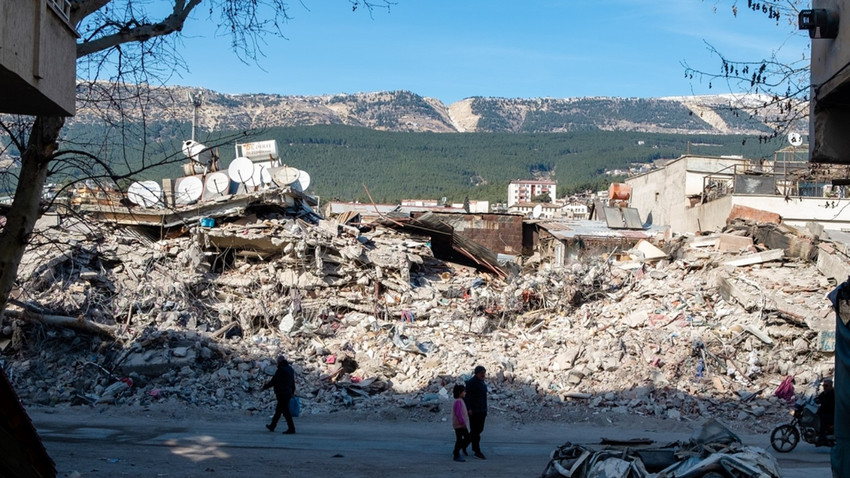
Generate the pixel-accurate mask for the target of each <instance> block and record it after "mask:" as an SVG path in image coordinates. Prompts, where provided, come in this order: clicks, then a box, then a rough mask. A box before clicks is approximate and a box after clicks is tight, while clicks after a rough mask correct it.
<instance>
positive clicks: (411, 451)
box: [28, 407, 830, 478]
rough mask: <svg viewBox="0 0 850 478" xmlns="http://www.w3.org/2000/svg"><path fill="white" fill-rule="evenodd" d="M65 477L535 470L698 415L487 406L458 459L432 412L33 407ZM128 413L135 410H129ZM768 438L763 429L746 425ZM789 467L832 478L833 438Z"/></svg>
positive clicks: (674, 429) (659, 433)
mask: <svg viewBox="0 0 850 478" xmlns="http://www.w3.org/2000/svg"><path fill="white" fill-rule="evenodd" d="M28 412H29V414H30V417H31V418H32V420H33V423H34V424H35V426H36V428H37V429H38V431H39V434H40V435H41V437H42V439H43V441H44V444H45V447H46V448H47V451H48V453H49V454H50V456H51V457H52V458H53V460H54V461H55V462H56V466H57V470H58V471H59V476H60V477H77V476H80V477H113V476H124V477H198V476H211V477H212V476H218V477H248V476H251V477H254V476H298V477H306V476H317V477H346V478H351V477H359V476H370V477H371V476H381V477H386V478H389V477H397V476H403V477H406V478H420V477H422V478H424V477H433V476H443V477H444V476H476V477H535V476H539V475H540V473H541V472H542V471H543V469H544V468H545V466H546V464H547V462H548V459H549V453H550V452H551V451H552V450H553V449H554V448H555V447H556V446H558V445H561V444H563V443H564V442H567V441H571V442H573V443H598V440H599V439H600V438H601V437H607V438H618V439H624V438H638V437H640V438H650V439H653V440H656V442H657V443H658V444H665V443H668V442H670V441H675V440H685V439H687V438H688V436H689V435H690V433H691V432H692V430H693V429H695V428H697V426H698V424H696V423H691V422H676V421H669V420H667V421H662V420H650V419H642V418H640V417H637V419H636V418H635V417H628V418H627V417H624V416H616V417H602V416H598V415H597V416H591V417H588V418H587V420H585V421H583V422H582V423H578V424H568V423H558V422H556V421H549V422H540V423H530V424H516V423H512V422H511V421H510V420H507V419H506V418H504V417H500V416H499V414H498V413H496V414H491V416H490V417H488V422H487V427H486V429H485V431H484V435H483V439H482V449H483V451H484V453H485V454H486V455H487V460H479V459H476V458H469V459H468V460H467V462H465V463H457V462H454V461H452V460H451V448H452V444H453V442H454V434H453V433H452V431H451V430H450V425H449V424H447V423H445V422H442V421H441V418H440V416H437V414H435V415H434V416H433V419H432V420H430V421H428V420H419V421H413V420H406V419H403V418H402V419H392V418H391V419H386V418H384V419H380V418H369V417H364V416H361V415H359V414H356V413H349V412H340V413H333V414H330V415H308V416H304V417H300V418H298V419H296V426H297V428H298V433H297V434H296V435H283V434H281V433H270V432H269V431H267V430H266V429H265V428H264V427H263V424H265V423H267V416H266V414H265V413H263V414H258V413H254V414H249V413H230V414H221V415H215V416H213V415H205V414H203V412H200V411H193V410H190V409H181V410H144V411H142V410H138V411H136V412H133V409H132V408H105V409H92V408H80V407H73V408H61V409H60V408H39V409H30V410H28ZM128 413H131V415H128ZM741 437H742V439H743V440H744V441H745V443H747V444H751V445H756V446H767V437H766V436H765V435H761V434H760V435H752V436H751V435H746V434H742V435H741ZM778 458H779V459H780V464H781V465H782V467H783V471H784V475H783V476H786V477H789V478H798V477H799V478H802V477H808V478H821V477H823V478H829V477H830V472H829V450H828V449H826V448H820V449H816V448H814V447H812V446H811V445H807V444H802V445H800V446H799V447H798V448H797V449H796V450H794V451H793V452H792V453H789V454H786V455H780V456H779V457H778Z"/></svg>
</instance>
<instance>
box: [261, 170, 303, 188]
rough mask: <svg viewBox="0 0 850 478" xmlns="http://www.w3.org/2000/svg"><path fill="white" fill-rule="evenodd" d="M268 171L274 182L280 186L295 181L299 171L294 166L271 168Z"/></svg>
mask: <svg viewBox="0 0 850 478" xmlns="http://www.w3.org/2000/svg"><path fill="white" fill-rule="evenodd" d="M269 172H270V173H271V175H272V179H273V180H274V182H275V184H277V185H278V186H280V187H286V186H289V185H290V184H292V183H294V182H295V181H298V175H299V174H300V171H298V170H297V169H295V168H290V167H289V166H283V167H280V168H272V169H271V171H269Z"/></svg>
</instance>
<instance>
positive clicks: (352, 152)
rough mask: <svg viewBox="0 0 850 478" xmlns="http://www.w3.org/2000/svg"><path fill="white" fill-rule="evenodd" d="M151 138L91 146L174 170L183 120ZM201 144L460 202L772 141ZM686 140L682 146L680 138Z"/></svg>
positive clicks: (446, 138) (584, 182)
mask: <svg viewBox="0 0 850 478" xmlns="http://www.w3.org/2000/svg"><path fill="white" fill-rule="evenodd" d="M148 131H155V132H156V134H157V135H158V138H159V139H158V140H157V141H153V142H149V144H148V145H146V146H145V148H144V152H143V149H142V144H141V143H138V145H137V146H138V148H126V147H125V148H122V149H120V150H119V149H110V148H103V147H102V148H100V149H101V151H100V154H106V155H107V156H109V158H110V160H111V161H112V162H113V163H116V164H120V163H123V162H124V161H125V160H126V161H127V164H128V165H136V164H139V162H141V161H142V158H145V160H146V163H147V164H150V163H151V162H156V161H158V160H162V159H166V158H170V159H171V161H172V163H171V164H169V165H166V166H163V167H158V168H156V169H153V170H151V171H149V172H147V173H146V175H145V176H146V177H148V178H154V179H159V178H161V177H177V176H180V175H181V169H180V163H182V162H183V161H184V159H185V158H184V157H183V155H182V154H181V153H180V152H179V151H180V141H181V140H182V139H184V138H186V137H187V136H186V134H187V133H188V132H189V131H190V126H189V125H187V124H177V123H175V124H169V125H167V126H165V125H160V127H158V128H148ZM66 134H67V135H68V137H75V138H83V137H88V138H89V139H90V140H92V139H94V138H95V137H96V136H97V134H98V132H97V130H95V129H92V128H90V127H81V126H79V125H78V126H75V127H71V128H69V129H68V130H67V131H66ZM198 139H200V140H201V141H202V142H204V143H205V144H206V145H207V146H211V145H216V144H218V145H219V151H220V154H221V159H222V161H221V162H222V165H223V166H224V167H226V166H227V165H228V164H229V163H230V160H231V159H233V157H234V156H235V151H234V148H233V144H234V141H235V140H238V141H240V142H247V141H258V140H266V139H275V140H277V142H278V145H279V148H280V154H281V158H282V161H283V162H284V163H286V164H287V165H290V166H294V167H297V168H299V169H302V170H305V171H307V172H308V173H309V174H310V175H311V177H312V184H313V188H312V192H313V193H314V194H316V195H319V196H321V197H322V198H324V199H325V200H329V199H340V200H360V201H366V200H368V198H367V196H366V193H365V189H364V187H363V186H364V185H365V186H366V187H368V189H369V190H370V191H371V193H372V195H373V198H374V199H375V201H379V202H397V201H399V200H401V199H404V198H442V197H446V198H448V200H449V201H455V202H461V201H463V199H464V197H467V196H468V197H470V198H473V199H486V200H490V201H494V202H495V201H504V200H505V198H506V194H507V192H506V191H507V185H508V183H509V182H510V181H511V180H513V179H529V178H533V177H549V178H551V179H555V180H557V181H558V195H559V196H563V195H564V194H566V193H568V192H572V191H576V190H581V189H584V188H592V189H604V188H606V187H607V185H608V183H609V181H611V179H612V178H611V177H610V176H607V175H604V174H603V172H604V171H605V170H611V169H627V168H628V167H629V165H630V164H631V163H646V162H650V161H653V160H656V159H662V158H676V157H679V156H681V155H683V154H685V153H686V152H688V150H689V148H690V152H691V153H693V154H706V155H713V156H719V155H730V154H738V155H744V156H746V157H762V156H765V155H767V154H771V153H772V150H773V149H775V148H774V147H773V146H771V145H765V144H760V143H759V141H758V140H757V139H756V138H749V139H748V140H746V141H745V139H746V138H745V137H743V136H738V135H728V136H726V135H675V134H659V133H640V132H627V131H598V130H594V131H576V132H569V133H463V134H439V133H401V132H388V131H376V130H372V129H368V128H358V127H351V126H341V125H319V126H302V127H290V128H269V129H267V130H263V131H260V132H256V133H254V134H251V135H245V134H243V132H240V131H235V132H206V131H200V132H199V134H198ZM689 143H690V145H689Z"/></svg>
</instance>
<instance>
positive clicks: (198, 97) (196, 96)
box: [189, 92, 204, 141]
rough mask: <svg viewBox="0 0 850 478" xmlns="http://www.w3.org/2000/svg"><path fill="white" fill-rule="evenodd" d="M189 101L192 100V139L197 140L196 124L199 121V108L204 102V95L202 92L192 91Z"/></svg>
mask: <svg viewBox="0 0 850 478" xmlns="http://www.w3.org/2000/svg"><path fill="white" fill-rule="evenodd" d="M189 101H191V102H192V141H195V124H196V123H197V122H198V108H200V107H201V103H203V102H204V95H203V94H202V93H201V92H198V93H191V92H190V93H189Z"/></svg>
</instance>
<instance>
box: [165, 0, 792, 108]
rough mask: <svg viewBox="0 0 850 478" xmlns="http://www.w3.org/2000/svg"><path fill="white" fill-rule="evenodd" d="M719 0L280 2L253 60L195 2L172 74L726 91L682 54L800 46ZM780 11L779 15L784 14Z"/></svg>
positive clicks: (428, 90)
mask: <svg viewBox="0 0 850 478" xmlns="http://www.w3.org/2000/svg"><path fill="white" fill-rule="evenodd" d="M739 3H740V4H741V6H740V7H739V11H738V15H737V17H733V15H732V13H731V6H730V4H729V3H728V2H723V1H720V0H668V1H657V0H653V1H650V0H592V1H585V2H577V1H567V0H562V1H554V0H551V1H550V0H525V1H523V2H517V1H503V0H488V1H483V0H427V1H425V0H397V4H396V5H394V6H392V8H391V10H390V11H389V12H385V11H382V10H377V11H375V12H374V13H373V14H372V15H371V16H370V15H369V14H368V12H366V11H362V10H358V11H357V12H352V10H351V8H350V6H349V4H348V2H346V1H345V0H300V1H297V0H296V1H291V2H289V7H290V9H291V10H290V15H291V17H292V19H291V21H289V22H288V23H287V24H285V25H284V26H283V30H284V34H285V35H286V39H282V38H268V39H267V44H266V45H265V46H264V47H263V49H264V52H265V54H266V57H265V58H262V59H261V61H260V63H259V65H255V64H245V63H243V62H241V61H240V60H239V59H238V58H237V56H236V55H235V54H233V53H231V52H230V51H229V38H228V37H226V36H224V35H220V34H219V35H217V34H216V32H215V29H214V28H213V26H212V24H211V22H210V21H209V20H208V18H207V17H206V15H207V13H206V12H205V11H203V7H201V10H202V11H201V12H196V13H194V14H193V17H191V20H190V22H189V24H188V25H187V26H186V28H185V29H184V31H183V35H182V38H181V40H180V41H181V44H182V54H183V57H184V58H185V60H186V62H187V67H188V72H180V76H176V77H174V78H172V80H171V81H170V84H175V85H184V86H197V87H204V88H209V89H211V90H215V91H219V92H223V93H275V94H281V95H322V94H337V93H358V92H370V91H384V90H387V91H389V90H407V91H411V92H413V93H416V94H419V95H422V96H429V97H435V98H437V99H439V100H441V101H443V102H444V103H446V104H449V103H452V102H455V101H458V100H461V99H463V98H467V97H471V96H488V97H489V96H492V97H505V98H536V97H552V98H566V97H579V96H618V97H643V98H649V97H662V96H683V95H691V94H718V93H728V92H729V87H727V86H725V85H723V84H717V83H715V84H713V88H712V89H710V90H709V89H708V85H707V83H706V82H703V83H700V82H699V81H697V80H696V78H695V79H694V80H693V81H689V80H687V79H685V77H684V69H683V67H682V66H681V62H682V61H687V62H688V63H689V64H690V65H691V66H695V67H700V68H702V69H704V70H707V71H716V70H718V67H719V60H718V59H717V58H716V57H715V56H712V55H711V54H710V53H709V52H708V50H707V47H706V44H705V42H708V43H710V44H712V45H713V46H714V47H716V48H717V49H718V50H719V51H721V52H723V53H724V54H726V55H727V56H728V57H730V59H738V60H757V59H761V58H764V57H766V56H769V55H770V54H771V52H773V51H775V50H777V49H778V48H780V47H781V49H780V50H779V58H780V59H784V60H787V61H795V60H800V59H801V57H802V56H803V55H805V56H806V58H808V54H809V42H808V37H807V36H806V34H805V32H797V31H796V27H795V26H793V25H787V24H785V23H783V26H776V25H775V23H774V22H771V21H770V20H767V18H766V17H765V16H764V15H761V14H756V13H753V12H751V11H750V10H748V9H747V8H746V2H739ZM782 21H783V22H787V21H786V20H785V19H783V20H782Z"/></svg>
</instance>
